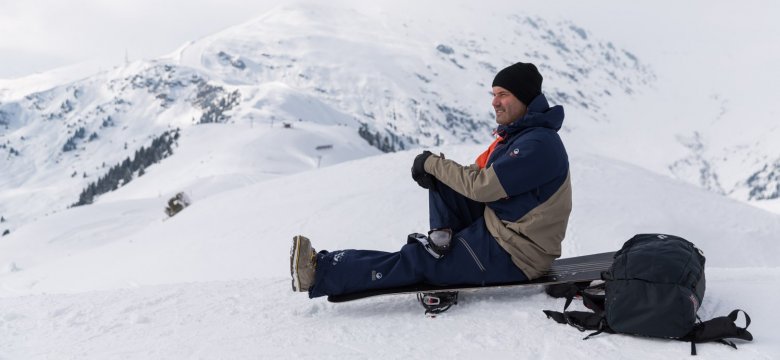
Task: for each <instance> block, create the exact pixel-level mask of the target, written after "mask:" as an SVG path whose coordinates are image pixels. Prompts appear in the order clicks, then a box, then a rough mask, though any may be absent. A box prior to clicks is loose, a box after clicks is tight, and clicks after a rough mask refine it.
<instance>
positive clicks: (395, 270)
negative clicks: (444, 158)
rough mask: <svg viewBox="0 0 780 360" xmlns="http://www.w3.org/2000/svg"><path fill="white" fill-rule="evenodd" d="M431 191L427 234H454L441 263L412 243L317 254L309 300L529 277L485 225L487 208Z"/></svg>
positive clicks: (444, 189)
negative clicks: (387, 249) (434, 231)
mask: <svg viewBox="0 0 780 360" xmlns="http://www.w3.org/2000/svg"><path fill="white" fill-rule="evenodd" d="M435 189H436V190H429V191H428V193H429V199H428V206H429V212H430V225H431V229H441V228H450V229H452V231H453V232H454V234H453V238H452V244H451V251H450V252H449V253H448V254H447V255H446V256H444V257H443V258H441V259H436V258H434V257H433V256H431V255H430V254H429V253H428V252H427V251H426V250H425V249H424V248H423V246H422V245H421V244H420V243H418V242H414V243H411V244H406V245H404V246H403V247H402V248H401V250H400V251H398V252H384V251H375V250H339V251H330V252H329V251H320V252H319V253H318V254H317V271H316V274H315V281H314V285H313V286H312V288H311V289H309V297H310V298H315V297H318V296H324V295H341V294H349V293H354V292H360V291H365V290H372V289H382V288H391V287H398V286H405V285H413V284H418V283H429V284H433V285H455V284H470V285H471V284H475V285H485V284H490V283H501V282H510V281H526V280H528V278H527V277H526V276H525V274H524V273H523V272H522V271H520V269H519V268H517V266H515V264H514V263H513V262H512V259H511V257H510V256H509V254H508V253H507V252H506V251H505V250H504V249H503V248H502V247H501V246H500V245H499V244H498V242H497V241H496V240H495V239H494V238H493V236H492V235H490V233H489V232H488V230H487V227H486V226H485V221H484V219H483V213H484V209H485V205H484V204H482V203H478V202H475V201H473V200H471V199H469V198H466V197H465V196H463V195H461V194H459V193H457V192H455V191H454V190H452V189H451V188H449V187H448V186H446V185H444V184H443V183H441V182H438V181H437V182H436V187H435Z"/></svg>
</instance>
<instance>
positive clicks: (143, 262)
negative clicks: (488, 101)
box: [0, 146, 780, 359]
mask: <svg viewBox="0 0 780 360" xmlns="http://www.w3.org/2000/svg"><path fill="white" fill-rule="evenodd" d="M436 150H440V151H443V152H444V153H445V154H447V156H448V157H450V158H453V159H456V160H458V161H460V162H464V163H465V162H468V161H469V160H470V159H472V157H473V155H474V154H475V153H477V152H478V151H479V150H480V148H479V147H474V146H470V147H445V148H441V149H436ZM569 150H570V152H572V154H573V156H572V160H571V162H572V177H573V181H574V182H573V186H574V212H573V214H572V219H571V221H570V225H569V229H568V231H567V238H566V240H565V242H564V256H573V255H581V254H587V253H591V252H598V251H608V250H614V249H617V248H618V247H619V246H620V245H621V244H622V242H623V241H625V240H627V239H628V238H629V237H631V236H632V235H633V234H635V233H639V232H666V233H672V234H678V235H681V236H684V237H686V238H688V239H690V240H692V241H693V242H695V243H696V244H697V245H699V246H700V247H701V248H702V249H703V251H704V252H705V255H706V256H707V274H708V287H707V295H706V297H705V301H704V304H703V308H702V310H701V313H700V315H702V316H703V317H704V318H709V317H712V316H716V315H723V314H725V313H727V312H728V311H730V310H731V309H732V308H736V307H741V308H743V309H745V310H746V311H748V312H749V313H750V314H751V315H752V316H753V318H754V320H755V321H754V325H752V327H751V330H753V331H754V334H755V335H756V342H755V343H754V344H746V345H744V346H741V348H740V350H739V351H733V350H732V349H730V348H728V347H725V346H722V345H708V346H703V347H701V348H700V352H701V353H703V354H705V355H708V356H709V355H710V354H711V356H713V357H718V358H720V357H723V356H726V357H735V358H736V357H737V356H741V357H748V358H771V357H774V356H776V355H777V354H778V353H780V347H778V346H777V345H773V344H777V343H778V342H777V340H780V339H778V338H777V335H774V334H775V333H774V331H773V330H772V329H771V324H772V323H774V322H775V321H777V320H780V319H778V318H777V316H776V315H773V314H774V313H775V312H774V311H773V310H772V309H773V306H772V305H771V304H772V301H771V299H773V298H775V297H776V296H775V295H778V293H777V290H775V289H774V286H773V285H772V284H774V283H776V281H777V280H778V276H780V273H778V265H779V264H780V258H778V257H777V254H778V253H779V252H778V247H780V245H778V243H777V242H776V241H775V239H776V234H777V233H779V232H780V221H778V220H780V219H779V218H778V216H777V215H774V214H770V213H767V212H763V211H761V210H758V209H755V208H753V207H750V206H748V205H745V204H742V203H738V202H736V201H733V200H729V199H726V198H723V197H721V196H718V195H716V194H712V193H710V192H707V191H704V190H701V189H699V188H696V187H694V186H692V185H688V184H685V183H681V182H677V181H674V180H670V179H668V178H665V177H663V176H660V175H655V174H652V173H650V172H648V171H646V170H643V169H641V168H638V167H636V166H633V165H630V164H627V163H623V162H619V161H614V160H609V159H605V158H602V157H599V156H596V155H587V154H583V152H582V151H579V150H578V149H572V148H570V149H569ZM415 154H416V153H415V152H400V153H396V154H389V155H381V156H374V157H369V158H365V159H360V160H354V161H349V162H345V163H341V164H338V165H334V166H330V167H327V168H321V169H312V170H309V171H305V172H301V173H297V174H293V175H287V176H283V177H278V178H274V179H268V180H263V181H261V182H259V183H257V184H252V185H247V186H243V187H241V188H239V189H236V190H234V191H227V192H220V193H216V194H213V195H211V196H208V197H204V198H200V199H198V200H197V201H195V202H194V204H193V205H192V206H191V207H189V208H187V209H185V210H184V211H183V212H182V213H180V214H179V215H177V216H175V217H173V218H171V219H169V220H167V221H162V220H161V218H162V211H161V210H162V208H163V207H164V206H165V203H164V199H162V198H158V197H155V196H151V197H147V198H141V197H139V196H138V195H136V194H143V193H145V191H140V189H133V188H132V187H131V186H128V187H125V188H122V189H120V190H118V191H117V192H116V198H115V199H113V200H112V201H101V202H100V203H97V204H94V205H91V206H86V207H81V208H77V209H72V210H70V211H66V212H62V213H59V214H55V215H51V216H49V217H47V218H45V219H43V220H41V221H38V222H36V223H35V224H32V225H28V226H25V227H24V228H23V229H21V230H20V231H18V232H16V233H14V234H12V235H10V236H9V237H6V238H5V239H4V241H3V242H2V243H0V264H4V273H3V274H2V275H0V287H1V289H2V290H0V291H1V292H0V293H1V294H2V295H4V296H6V298H4V299H0V305H1V306H0V321H2V323H1V324H2V326H0V335H2V336H3V338H4V339H8V340H9V342H5V344H6V345H4V347H3V348H2V351H3V354H4V355H7V356H10V357H12V358H35V357H36V356H39V357H48V356H54V354H55V353H56V354H57V355H58V356H61V357H64V358H72V357H88V358H103V357H119V358H171V357H174V358H181V357H196V358H198V357H200V358H212V357H227V358H257V357H260V358H273V357H279V356H281V357H290V356H292V357H298V356H303V357H314V356H317V357H325V358H341V357H344V356H348V357H350V356H351V357H365V356H368V357H375V356H376V357H379V358H398V357H409V356H410V357H417V356H420V355H421V354H426V355H431V356H436V357H438V356H444V355H453V356H456V357H459V356H464V357H470V356H471V355H475V354H477V353H489V354H493V355H495V356H498V357H513V356H515V355H516V354H517V353H518V352H521V351H524V352H522V353H523V354H534V356H532V357H534V358H536V357H542V358H545V357H546V358H557V357H558V356H564V355H565V356H569V357H572V356H573V357H575V358H580V357H590V356H593V355H594V354H604V352H605V351H606V353H607V354H609V356H610V357H621V356H622V355H626V354H630V356H631V357H632V358H639V359H650V358H656V357H657V356H658V355H659V354H666V355H668V356H672V357H675V356H680V357H681V356H685V355H686V354H687V351H688V345H687V344H684V343H677V342H670V341H658V340H645V339H637V338H628V337H623V336H605V337H601V338H597V339H593V340H589V341H588V342H586V343H582V342H581V341H580V338H581V336H582V335H581V334H580V333H579V332H577V331H575V330H574V329H572V328H570V327H563V326H559V325H557V324H554V323H552V322H551V321H549V320H547V319H546V318H545V317H544V315H543V314H542V313H541V311H540V310H542V309H547V308H553V309H557V308H560V307H561V306H562V303H560V302H559V301H556V300H554V299H551V298H548V297H546V296H545V295H544V294H543V293H542V292H541V289H539V288H528V289H515V290H491V291H488V292H485V293H481V294H467V295H465V296H464V299H462V301H461V302H460V304H459V305H458V306H457V307H456V308H455V309H453V310H451V313H450V314H448V315H447V316H446V317H442V318H440V319H436V320H426V319H424V317H423V316H422V312H421V310H420V309H419V308H418V307H417V306H418V305H417V304H415V303H414V299H413V297H411V296H401V297H397V298H393V297H391V298H378V299H371V300H366V301H361V302H356V303H350V304H345V305H333V304H328V303H327V302H325V300H324V299H316V300H311V301H310V300H308V299H307V298H306V296H305V295H301V294H293V293H292V292H291V291H290V285H289V272H288V271H289V270H288V266H289V243H290V238H291V236H293V235H295V234H298V233H303V234H307V235H309V236H310V237H311V238H312V239H313V241H314V245H315V246H316V247H317V248H318V249H338V248H372V249H381V250H388V251H392V250H396V249H398V248H399V247H400V246H401V245H402V244H403V243H404V241H405V237H406V234H408V233H410V232H415V231H424V230H425V229H426V228H427V219H426V214H427V208H426V195H425V192H424V191H423V190H422V189H420V188H418V187H417V186H416V184H414V183H413V182H412V181H411V179H409V175H408V168H409V164H410V163H411V161H412V159H413V157H414V155H415ZM163 166H164V165H160V166H157V167H153V168H152V171H150V172H149V173H148V175H149V177H150V178H151V177H153V176H154V175H155V172H156V171H157V168H158V167H159V168H162V167H163ZM161 172H162V171H161ZM141 185H144V183H143V182H141V181H139V182H138V184H137V185H136V186H137V187H139V188H140V187H141ZM150 189H151V187H150ZM123 193H133V194H134V195H132V196H122V194H123ZM146 193H147V196H148V195H153V191H146ZM208 281H214V282H212V283H208ZM189 282H192V283H191V284H184V283H189ZM117 288H130V289H123V290H112V289H117ZM94 290H102V291H99V292H94ZM759 292H760V293H761V294H764V295H762V296H752V295H749V294H758V293H759ZM40 293H47V294H49V295H32V294H40ZM59 293H74V294H72V295H65V294H61V295H55V294H59ZM25 294H30V295H28V296H19V295H25ZM9 296H10V297H9ZM43 309H45V310H43ZM40 323H45V324H47V325H46V326H35V324H40ZM303 333H305V334H307V335H306V336H305V339H306V340H305V343H306V346H301V345H300V344H301V342H300V341H301V336H302V334H303ZM506 334H512V336H509V337H507V336H506ZM44 339H46V340H45V341H44ZM120 339H121V340H120ZM453 339H455V340H457V339H462V341H452V340H453ZM466 339H469V341H466ZM336 344H338V345H336ZM442 351H443V353H442ZM374 355H375V356H374Z"/></svg>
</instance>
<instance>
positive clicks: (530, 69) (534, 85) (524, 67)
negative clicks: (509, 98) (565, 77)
mask: <svg viewBox="0 0 780 360" xmlns="http://www.w3.org/2000/svg"><path fill="white" fill-rule="evenodd" d="M492 86H500V87H502V88H504V89H507V90H509V92H511V93H512V95H514V96H515V97H516V98H517V99H518V100H520V101H522V102H523V104H525V105H526V106H528V104H529V103H530V102H531V100H533V99H534V98H535V97H536V96H537V95H539V94H541V93H542V74H540V73H539V70H537V69H536V66H534V64H531V63H521V62H519V63H517V64H514V65H510V66H509V67H506V68H504V69H503V70H501V71H499V72H498V74H496V78H495V79H493V85H492Z"/></svg>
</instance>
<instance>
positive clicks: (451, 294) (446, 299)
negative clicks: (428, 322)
mask: <svg viewBox="0 0 780 360" xmlns="http://www.w3.org/2000/svg"><path fill="white" fill-rule="evenodd" d="M417 300H419V301H420V304H422V306H423V307H424V308H425V315H428V316H431V317H435V316H436V315H438V314H441V313H443V312H445V311H447V310H449V309H450V307H452V305H457V304H458V292H457V291H442V292H430V293H417Z"/></svg>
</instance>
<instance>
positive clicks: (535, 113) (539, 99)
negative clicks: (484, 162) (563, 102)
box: [496, 94, 564, 138]
mask: <svg viewBox="0 0 780 360" xmlns="http://www.w3.org/2000/svg"><path fill="white" fill-rule="evenodd" d="M563 117H564V114H563V106H560V105H555V106H553V107H550V104H549V103H548V102H547V98H546V97H545V96H544V94H539V95H538V96H536V97H535V98H534V99H533V100H532V101H531V103H530V104H528V112H526V114H525V115H523V117H521V118H520V119H517V120H515V121H513V122H512V123H511V124H509V125H499V126H498V127H497V128H496V133H497V134H498V135H499V136H501V137H503V138H506V137H507V136H509V135H512V134H515V133H518V132H520V131H523V130H525V129H528V128H532V127H544V128H548V129H552V130H555V131H558V130H560V129H561V125H563Z"/></svg>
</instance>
